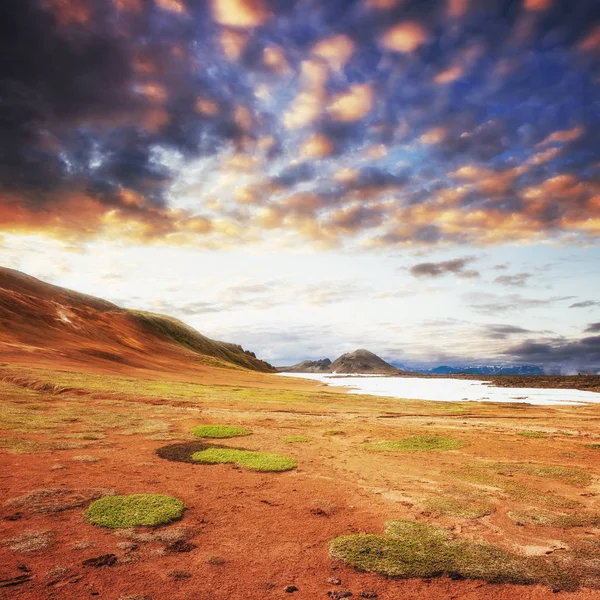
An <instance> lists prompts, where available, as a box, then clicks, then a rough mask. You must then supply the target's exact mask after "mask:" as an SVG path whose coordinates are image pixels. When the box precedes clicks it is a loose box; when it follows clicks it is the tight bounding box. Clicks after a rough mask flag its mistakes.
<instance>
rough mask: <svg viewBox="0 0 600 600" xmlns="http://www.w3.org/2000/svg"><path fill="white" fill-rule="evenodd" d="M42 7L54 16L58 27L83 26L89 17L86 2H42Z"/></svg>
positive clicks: (76, 0) (77, 0) (54, 0)
mask: <svg viewBox="0 0 600 600" xmlns="http://www.w3.org/2000/svg"><path fill="white" fill-rule="evenodd" d="M42 6H43V7H44V8H45V9H47V10H49V11H50V12H52V13H53V14H54V16H55V17H56V20H57V22H58V24H59V25H64V26H69V25H83V24H85V23H87V22H88V21H89V19H90V16H91V10H90V6H89V4H88V1H87V0H43V2H42Z"/></svg>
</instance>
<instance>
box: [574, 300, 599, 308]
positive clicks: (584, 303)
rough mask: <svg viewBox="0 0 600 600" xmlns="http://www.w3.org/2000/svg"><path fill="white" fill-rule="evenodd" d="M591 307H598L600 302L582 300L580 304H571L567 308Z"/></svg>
mask: <svg viewBox="0 0 600 600" xmlns="http://www.w3.org/2000/svg"><path fill="white" fill-rule="evenodd" d="M591 306H600V302H598V301H596V300H583V301H582V302H575V303H574V304H571V305H570V306H569V308H590V307H591Z"/></svg>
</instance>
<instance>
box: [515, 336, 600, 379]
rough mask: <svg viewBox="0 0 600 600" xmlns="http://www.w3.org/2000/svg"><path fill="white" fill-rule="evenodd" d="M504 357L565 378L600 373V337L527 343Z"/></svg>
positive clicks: (529, 341)
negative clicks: (560, 374)
mask: <svg viewBox="0 0 600 600" xmlns="http://www.w3.org/2000/svg"><path fill="white" fill-rule="evenodd" d="M504 354H505V355H506V356H509V357H510V358H511V359H512V360H516V361H523V362H527V363H536V364H541V365H544V366H545V367H553V368H557V369H560V370H561V372H562V373H564V374H573V373H577V372H579V371H582V370H583V371H587V370H592V371H594V372H598V365H599V364H600V336H590V337H584V338H581V339H579V340H568V339H562V338H561V339H556V340H527V341H525V342H523V343H521V344H517V345H516V346H512V347H510V348H508V349H507V350H506V351H505V352H504Z"/></svg>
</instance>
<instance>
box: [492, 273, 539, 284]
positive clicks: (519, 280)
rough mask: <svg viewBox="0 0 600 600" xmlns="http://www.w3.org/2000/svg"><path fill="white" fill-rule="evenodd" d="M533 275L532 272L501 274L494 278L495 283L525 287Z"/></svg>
mask: <svg viewBox="0 0 600 600" xmlns="http://www.w3.org/2000/svg"><path fill="white" fill-rule="evenodd" d="M530 277H531V273H517V274H516V275H501V276H500V277H496V279H494V282H495V283H499V284H500V285H506V286H509V287H525V286H526V285H527V280H528V279H529V278H530Z"/></svg>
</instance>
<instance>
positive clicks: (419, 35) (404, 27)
mask: <svg viewBox="0 0 600 600" xmlns="http://www.w3.org/2000/svg"><path fill="white" fill-rule="evenodd" d="M427 39H428V35H427V32H426V31H425V29H424V28H423V26H422V25H420V24H419V23H416V22H413V21H405V22H404V23H398V24H397V25H394V26H393V27H391V28H390V29H388V30H387V31H386V33H385V35H384V36H383V38H382V39H381V44H382V45H383V46H384V47H385V48H386V49H387V50H393V51H395V52H413V51H414V50H416V49H417V48H418V47H419V46H421V45H422V44H424V43H425V42H426V41H427Z"/></svg>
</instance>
